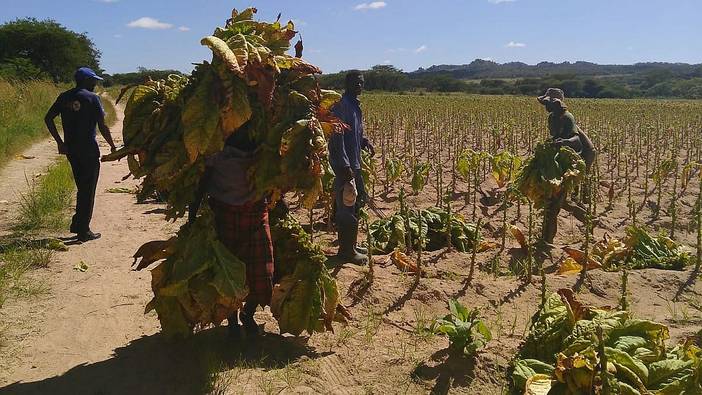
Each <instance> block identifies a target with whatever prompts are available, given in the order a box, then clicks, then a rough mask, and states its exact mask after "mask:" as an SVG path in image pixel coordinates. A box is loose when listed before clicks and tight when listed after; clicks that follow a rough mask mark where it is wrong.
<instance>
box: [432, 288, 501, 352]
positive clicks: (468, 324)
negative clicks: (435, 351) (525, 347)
mask: <svg viewBox="0 0 702 395" xmlns="http://www.w3.org/2000/svg"><path fill="white" fill-rule="evenodd" d="M449 310H450V313H449V314H448V315H446V316H445V317H444V318H439V319H436V320H434V322H432V324H431V326H430V328H429V330H430V331H432V332H433V333H435V334H440V335H445V336H448V338H449V350H450V351H451V352H453V353H463V354H466V355H469V356H470V355H474V354H475V353H476V352H477V351H479V350H480V349H482V348H483V347H485V345H486V344H487V343H488V342H489V341H490V340H492V334H491V333H490V330H489V329H488V327H487V326H486V325H485V323H484V322H483V321H482V320H481V319H480V311H479V310H478V309H472V310H468V309H467V308H466V307H465V306H463V305H462V304H461V303H459V302H458V301H457V300H455V299H451V300H449Z"/></svg>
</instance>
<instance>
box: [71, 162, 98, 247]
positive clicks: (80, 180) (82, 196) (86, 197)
mask: <svg viewBox="0 0 702 395" xmlns="http://www.w3.org/2000/svg"><path fill="white" fill-rule="evenodd" d="M66 156H67V157H68V162H70V164H71V169H72V170H73V179H74V180H75V182H76V188H77V189H78V193H77V197H76V213H75V215H74V216H73V219H72V220H71V232H73V233H78V234H81V233H85V232H88V231H89V230H90V220H91V219H92V217H93V205H94V204H95V190H96V188H97V182H98V176H99V175H100V157H99V156H95V155H84V154H83V155H81V154H68V155H66Z"/></svg>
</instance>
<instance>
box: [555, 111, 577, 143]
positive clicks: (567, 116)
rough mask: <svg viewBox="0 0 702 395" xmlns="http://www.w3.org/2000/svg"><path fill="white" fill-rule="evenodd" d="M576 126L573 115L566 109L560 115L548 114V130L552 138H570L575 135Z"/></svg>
mask: <svg viewBox="0 0 702 395" xmlns="http://www.w3.org/2000/svg"><path fill="white" fill-rule="evenodd" d="M577 128H578V127H577V126H576V124H575V117H573V114H571V113H570V112H568V111H566V112H565V113H563V114H562V115H557V114H555V113H550V114H548V131H549V132H550V133H551V137H553V138H561V139H570V138H572V137H573V136H575V135H576V133H577V130H578V129H577Z"/></svg>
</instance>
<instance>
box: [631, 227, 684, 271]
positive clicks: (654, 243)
mask: <svg viewBox="0 0 702 395" xmlns="http://www.w3.org/2000/svg"><path fill="white" fill-rule="evenodd" d="M624 244H625V245H626V246H627V248H628V249H629V254H628V256H627V257H626V263H627V266H629V267H630V268H632V269H644V268H649V267H650V268H657V269H668V270H684V269H685V266H687V265H688V264H690V262H691V256H690V253H689V252H688V251H687V250H685V249H684V248H683V247H682V245H680V244H679V243H676V242H675V241H673V240H671V239H670V238H668V237H665V236H662V235H661V236H656V237H653V236H651V235H650V234H649V233H648V232H646V230H645V229H644V228H642V227H638V226H629V227H627V228H626V238H625V239H624Z"/></svg>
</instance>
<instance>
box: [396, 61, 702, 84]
mask: <svg viewBox="0 0 702 395" xmlns="http://www.w3.org/2000/svg"><path fill="white" fill-rule="evenodd" d="M655 71H666V72H670V73H672V74H673V75H692V74H699V75H698V76H702V64H687V63H662V62H652V63H636V64H632V65H600V64H596V63H591V62H575V63H571V62H563V63H552V62H541V63H539V64H536V65H529V64H526V63H522V62H509V63H502V64H500V63H496V62H493V61H489V60H482V59H476V60H474V61H472V62H471V63H470V64H462V65H445V64H442V65H435V66H431V67H428V68H426V69H424V68H419V69H418V70H416V71H414V72H411V73H410V74H414V75H422V74H424V75H427V74H448V75H451V76H452V77H454V78H459V79H483V78H541V77H546V76H551V75H563V74H571V75H577V76H578V77H592V76H607V75H631V74H645V73H649V72H655Z"/></svg>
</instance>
